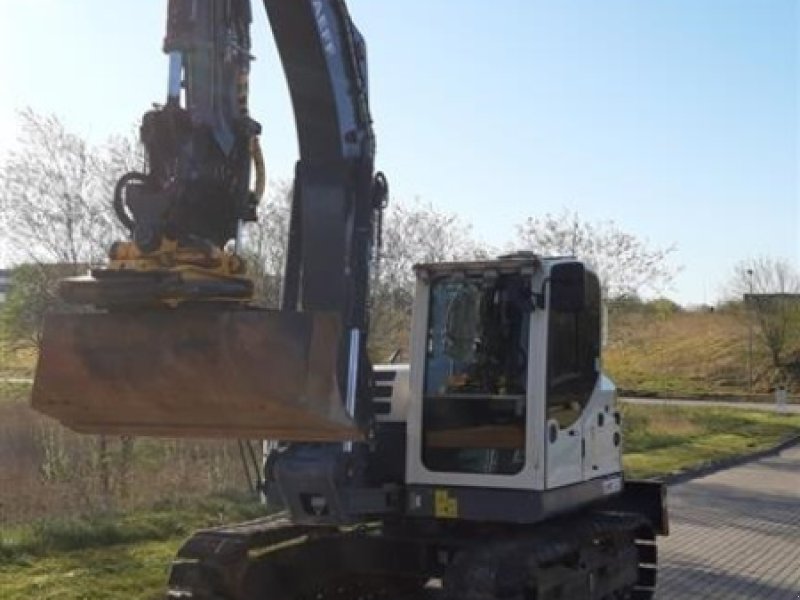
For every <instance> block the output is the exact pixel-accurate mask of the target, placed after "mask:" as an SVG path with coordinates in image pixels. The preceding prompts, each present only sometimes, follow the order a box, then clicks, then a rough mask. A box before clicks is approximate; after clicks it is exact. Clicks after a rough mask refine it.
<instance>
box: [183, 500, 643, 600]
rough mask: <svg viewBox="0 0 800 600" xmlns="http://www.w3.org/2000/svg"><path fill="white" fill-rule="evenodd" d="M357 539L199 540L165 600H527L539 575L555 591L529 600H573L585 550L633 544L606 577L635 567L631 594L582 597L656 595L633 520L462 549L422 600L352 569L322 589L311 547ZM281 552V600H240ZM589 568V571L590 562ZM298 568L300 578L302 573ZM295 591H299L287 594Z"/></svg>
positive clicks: (614, 519) (321, 532) (259, 524)
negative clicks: (288, 570)
mask: <svg viewBox="0 0 800 600" xmlns="http://www.w3.org/2000/svg"><path fill="white" fill-rule="evenodd" d="M364 535H370V533H369V532H368V531H366V530H365V529H363V528H355V529H348V530H340V529H335V528H323V529H320V528H317V527H303V526H297V525H293V524H292V523H291V522H290V521H289V520H288V519H287V518H286V517H285V516H283V515H278V516H275V517H269V518H265V519H260V520H257V521H252V522H248V523H242V524H239V525H235V526H231V527H220V528H216V529H208V530H203V531H199V532H197V533H196V534H195V535H193V536H192V537H191V538H190V539H189V540H188V541H187V542H186V543H185V544H184V545H183V546H182V547H181V549H180V550H179V551H178V555H177V557H176V559H175V561H174V563H173V565H172V569H171V572H170V578H169V591H168V594H167V597H168V598H169V599H170V600H178V599H182V600H331V599H338V600H416V599H418V598H422V597H425V598H429V597H431V598H433V597H435V598H444V599H446V600H498V599H500V598H502V599H503V600H527V598H530V597H532V596H531V595H530V585H531V584H530V582H531V581H534V580H537V577H539V576H540V574H546V575H545V576H546V577H548V581H549V582H551V584H552V582H553V581H555V582H556V583H555V584H553V585H551V587H550V589H553V590H554V591H553V593H552V594H551V593H547V594H545V595H542V596H536V597H537V600H548V599H549V598H570V599H573V598H574V600H578V598H577V597H576V596H574V595H570V594H571V592H570V590H571V589H574V586H576V585H578V586H580V585H582V584H581V583H580V582H581V581H584V579H579V578H586V577H590V575H589V573H590V572H591V568H590V567H589V568H587V565H586V564H584V563H586V562H587V561H586V560H585V556H584V555H587V553H588V555H591V552H592V551H593V550H592V548H595V547H596V546H597V545H598V543H600V544H607V545H610V547H613V548H617V549H621V550H620V552H627V553H628V554H629V555H630V554H632V553H633V552H634V550H633V549H631V548H630V543H631V541H632V539H634V538H635V544H636V545H635V557H633V556H629V557H628V560H626V561H623V559H622V558H620V559H619V561H620V562H619V563H618V564H616V565H614V567H612V568H611V569H607V570H608V571H612V572H613V571H615V570H618V568H622V563H623V562H625V564H627V565H628V568H632V567H633V561H635V562H636V563H637V566H638V580H637V581H636V584H635V585H634V586H633V587H626V588H625V589H617V590H613V591H612V592H609V593H605V594H604V595H595V594H594V593H591V592H590V593H589V594H588V595H587V596H586V598H587V600H589V599H590V598H591V600H612V599H623V598H627V599H630V600H650V599H652V598H653V595H654V593H655V584H656V558H657V557H656V546H655V535H654V533H653V531H652V528H650V527H649V525H648V524H647V523H646V522H645V521H644V520H643V519H642V518H641V517H638V516H636V515H630V514H613V513H599V514H598V513H595V514H592V515H588V516H583V517H577V518H573V519H571V520H569V521H565V522H563V523H561V524H560V525H558V526H554V525H547V524H545V525H543V526H540V527H537V528H536V529H535V533H531V534H522V535H517V536H515V537H514V538H513V539H496V540H494V541H491V540H485V541H484V540H481V541H480V542H479V543H477V544H472V543H470V544H468V545H466V546H465V548H464V550H462V551H461V552H459V553H457V554H456V557H455V559H454V560H453V562H452V563H451V564H450V565H449V567H448V569H447V571H446V574H445V578H444V582H443V585H444V590H443V591H442V592H439V593H433V594H432V595H430V596H429V595H424V594H423V592H422V590H421V585H422V584H421V581H417V582H411V583H410V584H409V583H408V582H407V580H405V582H404V583H401V582H402V581H404V580H398V579H396V578H395V579H389V578H386V579H378V578H375V577H374V576H370V577H365V576H364V575H362V574H360V573H358V572H357V569H354V571H353V572H352V573H347V574H346V576H344V577H342V576H341V575H342V573H340V572H337V577H336V578H335V579H332V580H329V581H326V580H325V576H324V574H321V573H320V571H318V570H316V569H315V568H313V567H312V566H311V565H313V564H314V560H319V556H318V555H319V551H317V555H316V556H315V546H316V547H317V548H319V547H322V548H323V550H324V551H325V552H332V553H335V552H336V550H337V548H338V546H337V545H338V544H340V543H341V542H344V541H345V540H346V539H347V538H348V537H351V536H364ZM378 537H379V536H378ZM432 543H433V542H432ZM320 544H322V546H320ZM615 544H616V545H615ZM342 546H343V544H342ZM290 552H295V553H296V554H295V555H293V557H292V564H293V566H294V565H297V567H298V568H297V569H294V570H293V573H292V574H286V575H285V577H284V581H282V586H279V587H282V590H277V589H275V590H274V588H272V587H269V586H268V587H267V588H259V591H258V592H257V596H258V597H257V598H255V597H252V598H251V597H248V596H247V594H248V591H247V589H248V588H247V585H246V582H247V575H248V570H250V571H253V570H259V569H267V570H268V569H270V568H273V569H280V568H281V567H280V566H279V565H280V560H281V558H283V559H284V560H285V559H286V556H287V553H290ZM254 556H255V558H254ZM606 560H607V559H606ZM273 561H274V563H273ZM588 562H590V563H591V559H589V560H588ZM306 564H308V565H309V568H308V569H306V570H304V569H303V566H305V565H306ZM276 565H278V566H276ZM250 575H252V572H251V573H250ZM292 577H294V578H295V579H296V580H299V579H301V578H302V581H295V580H292ZM309 577H319V578H321V580H320V581H319V582H318V584H319V587H317V588H315V589H313V591H311V592H309V591H308V585H307V584H308V578H309ZM592 577H593V575H592ZM576 578H577V579H576ZM286 579H288V580H289V581H288V582H287V581H286ZM559 581H563V586H564V587H562V589H561V590H559V589H558V588H559V585H560V584H559ZM576 581H577V582H578V583H577V584H576ZM299 588H303V589H304V591H303V592H302V593H295V592H292V591H291V590H295V589H299ZM287 590H288V591H287ZM565 590H566V595H564V594H565ZM425 594H428V592H425Z"/></svg>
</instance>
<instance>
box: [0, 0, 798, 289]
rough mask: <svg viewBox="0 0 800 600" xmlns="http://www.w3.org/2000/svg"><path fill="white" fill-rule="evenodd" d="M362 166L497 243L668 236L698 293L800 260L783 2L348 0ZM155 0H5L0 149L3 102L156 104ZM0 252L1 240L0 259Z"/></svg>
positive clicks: (130, 115)
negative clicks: (593, 233) (363, 110)
mask: <svg viewBox="0 0 800 600" xmlns="http://www.w3.org/2000/svg"><path fill="white" fill-rule="evenodd" d="M258 4H260V3H258V2H254V5H256V6H255V8H256V9H257V10H256V14H257V17H256V23H255V24H254V44H255V48H254V54H255V55H256V56H257V58H258V60H257V62H256V63H255V65H254V71H253V76H252V77H253V80H254V81H253V89H252V99H251V108H252V112H253V114H254V116H255V117H256V118H257V119H259V120H260V121H261V123H262V124H263V126H264V136H263V138H262V144H263V145H264V146H265V150H266V155H267V167H268V170H269V173H270V176H271V177H272V178H280V179H289V178H290V176H291V174H292V165H293V164H294V161H295V159H296V155H297V147H296V142H295V136H294V122H293V117H292V112H291V106H290V104H289V98H288V93H287V90H286V85H285V82H284V79H283V75H282V72H281V68H280V63H279V62H278V60H277V56H276V53H275V49H274V47H273V45H272V40H271V38H270V36H269V35H268V26H267V23H266V17H265V15H264V11H263V10H260V6H257V5H258ZM348 4H349V6H350V11H351V14H352V16H353V18H354V20H355V21H356V22H357V24H358V26H359V28H360V29H361V30H362V32H363V33H364V35H365V36H366V38H367V43H368V47H369V51H370V85H371V103H372V112H373V117H374V119H375V128H376V133H377V136H378V166H379V167H380V168H381V169H382V170H384V171H386V173H387V174H388V175H389V178H390V182H391V185H392V197H393V198H394V199H395V200H397V201H404V202H408V201H413V200H415V199H417V198H418V199H421V200H422V201H424V202H430V203H431V204H432V205H433V206H434V207H436V208H437V209H439V210H442V211H448V212H454V213H458V214H459V215H460V216H461V217H462V218H463V219H464V220H465V221H467V222H470V223H472V225H473V227H474V231H475V234H476V235H477V237H479V239H481V240H483V241H484V242H486V243H488V244H492V245H496V246H506V245H507V244H508V243H509V241H510V240H512V239H513V237H514V231H515V227H516V225H517V224H520V223H522V222H523V221H524V220H525V219H526V218H527V217H529V216H536V215H542V214H544V213H560V212H562V211H564V210H569V211H575V212H577V213H578V214H579V215H580V216H581V217H582V218H584V219H586V220H591V221H598V220H602V221H606V220H611V221H614V222H615V223H616V224H617V225H618V226H619V227H621V228H623V229H625V230H627V231H629V232H632V233H635V234H636V235H637V236H639V237H641V238H643V239H645V240H648V241H649V242H650V243H651V244H653V245H654V246H670V245H672V244H674V245H675V247H676V248H677V250H676V252H675V253H674V254H673V255H672V259H671V260H672V262H673V263H674V264H675V265H678V266H681V267H682V270H681V272H680V273H679V275H678V276H677V277H676V278H675V281H674V284H673V286H672V288H671V289H669V290H667V295H669V296H670V297H672V298H674V299H676V300H678V301H679V302H681V303H703V302H714V301H715V300H717V299H718V298H719V296H720V294H722V293H723V291H724V287H725V283H726V281H727V279H728V278H729V276H730V272H731V270H732V267H733V265H734V264H735V263H737V262H739V261H741V260H746V259H748V258H750V257H755V256H762V255H769V256H775V257H783V258H786V259H788V260H790V261H793V262H794V263H795V264H798V263H800V175H799V173H800V153H799V150H798V143H799V139H800V110H798V108H799V107H798V98H799V96H798V87H799V86H800V77H798V67H799V66H800V56H799V53H800V45H799V43H798V38H799V37H800V33H799V31H800V0H604V1H602V2H599V1H597V0H496V1H494V2H486V1H485V0H458V1H456V0H394V1H392V2H390V1H389V0H350V1H349V3H348ZM165 6H166V2H165V1H164V0H144V1H142V0H139V1H136V2H134V1H128V2H121V1H119V0H70V1H69V2H66V1H64V0H24V1H20V0H0V86H2V87H0V155H1V154H2V153H4V152H8V151H9V150H10V149H13V147H14V144H15V143H17V142H15V139H16V138H17V135H18V132H17V128H16V120H17V116H16V114H17V111H18V110H19V109H21V108H23V107H26V106H30V107H32V108H33V109H34V110H36V111H39V112H43V113H54V114H56V115H58V116H59V117H60V118H62V120H63V121H64V122H65V123H66V124H67V125H68V126H69V127H70V128H72V129H73V130H74V131H76V132H78V133H80V134H82V135H84V136H86V137H88V138H89V139H91V140H93V141H97V142H101V141H102V140H103V139H105V138H106V137H107V136H109V135H111V134H114V133H120V132H122V133H126V132H129V131H131V130H132V129H133V128H134V126H135V124H136V123H137V122H138V119H139V118H140V116H141V114H142V113H143V112H144V111H145V110H146V109H147V108H148V107H149V106H150V105H151V104H152V103H153V102H161V101H163V100H164V96H165V89H166V71H167V62H166V57H164V56H163V55H162V54H161V42H162V38H163V30H164V15H165ZM0 262H2V255H0Z"/></svg>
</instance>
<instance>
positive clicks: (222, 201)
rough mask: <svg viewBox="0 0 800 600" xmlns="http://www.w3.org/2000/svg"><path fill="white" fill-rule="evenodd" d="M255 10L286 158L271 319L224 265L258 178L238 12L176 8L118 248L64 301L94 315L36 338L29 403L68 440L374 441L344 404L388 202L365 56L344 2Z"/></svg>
mask: <svg viewBox="0 0 800 600" xmlns="http://www.w3.org/2000/svg"><path fill="white" fill-rule="evenodd" d="M264 4H265V8H266V11H267V15H268V19H269V23H270V25H271V28H272V32H273V35H274V38H275V41H276V44H277V47H278V51H279V54H280V58H281V61H282V63H283V67H284V71H285V75H286V80H287V83H288V88H289V92H290V94H291V98H292V102H293V106H294V110H295V117H296V123H297V135H298V140H299V149H300V157H299V160H298V162H297V166H296V171H295V181H294V192H293V201H292V209H291V218H290V233H289V240H288V248H287V260H286V267H285V274H284V287H283V296H282V301H281V307H280V310H279V311H276V310H264V309H260V308H257V307H255V306H254V305H253V304H252V303H251V302H250V296H251V291H252V288H253V286H252V282H251V280H250V278H249V277H248V276H247V274H246V272H245V270H244V266H243V265H244V262H243V261H242V260H241V259H240V258H239V257H238V254H237V252H238V251H239V240H240V236H239V230H240V227H241V224H242V223H243V222H247V221H252V220H254V219H255V209H256V206H257V202H258V200H259V195H260V193H261V192H262V188H263V176H264V169H263V165H262V163H261V154H260V150H259V147H258V134H259V132H260V126H259V124H258V123H257V122H256V121H254V120H253V119H252V118H251V117H250V114H249V109H248V98H247V96H248V93H247V90H248V83H249V73H250V65H251V61H252V56H251V54H250V52H251V50H250V25H251V21H252V14H251V6H250V2H249V1H248V0H206V1H204V2H199V1H197V0H170V2H169V7H168V19H167V35H166V39H165V44H164V49H165V52H166V53H167V55H168V57H169V76H168V90H167V100H166V102H165V104H164V105H163V106H160V107H156V108H155V109H153V110H151V111H149V112H147V113H146V114H145V116H144V118H143V121H142V127H141V138H142V142H143V144H144V147H145V150H146V155H147V159H148V161H147V162H148V169H147V171H146V172H145V173H129V174H127V175H125V176H123V177H122V179H121V180H120V182H119V184H118V185H117V189H116V191H115V196H114V209H115V211H116V212H117V214H118V216H119V217H120V220H121V221H122V223H123V224H124V225H125V226H126V227H127V228H128V229H129V230H130V239H129V240H126V241H123V242H119V243H117V244H115V245H114V247H113V248H112V249H111V252H110V262H109V264H108V265H107V266H106V267H104V268H102V269H95V270H93V271H92V273H91V275H90V276H87V277H82V278H76V279H71V280H66V281H64V282H63V284H62V293H63V294H64V295H65V297H66V298H67V299H69V300H72V301H73V302H75V303H80V304H90V305H92V306H94V308H95V309H96V310H94V311H92V312H91V313H89V314H85V313H81V314H67V315H55V316H53V317H51V318H50V319H49V320H48V322H47V323H46V325H45V334H44V341H43V344H42V353H41V358H40V361H39V365H38V371H37V376H36V381H35V385H34V393H33V404H34V406H35V407H36V408H37V409H39V410H40V411H42V412H44V413H46V414H49V415H51V416H54V417H56V418H58V419H59V420H61V421H62V422H63V423H65V424H66V425H68V426H70V427H72V428H74V429H78V430H80V431H85V432H116V433H130V434H136V435H157V436H165V435H166V436H187V435H188V436H191V435H195V436H196V435H204V436H208V435H213V436H223V437H230V438H235V437H250V438H272V439H282V440H291V441H299V442H319V441H341V440H353V439H359V438H361V437H363V436H364V435H365V434H366V432H367V430H368V429H369V427H370V420H371V415H370V410H369V407H370V405H371V404H370V403H369V402H363V401H361V402H360V401H358V400H359V399H365V398H366V397H367V395H368V393H369V389H370V385H369V384H370V373H371V368H370V365H369V362H368V360H367V358H366V353H365V351H364V349H365V345H366V331H367V310H366V307H367V294H368V283H369V267H370V260H371V256H372V253H373V245H374V239H375V232H376V231H375V230H376V215H377V214H378V211H380V210H381V209H382V207H383V206H384V205H385V200H386V195H387V189H386V180H385V178H384V177H383V176H382V175H381V174H378V175H375V174H374V156H375V137H374V134H373V130H372V123H371V118H370V114H369V102H368V90H367V68H366V49H365V44H364V40H363V38H362V37H361V35H360V34H359V32H358V31H357V30H356V28H355V26H354V25H353V23H352V21H351V19H350V16H349V14H348V12H347V8H346V6H345V4H344V2H343V1H342V0H265V2H264ZM253 169H255V177H253ZM252 179H255V184H254V188H253V189H251V180H252ZM231 242H234V244H233V245H232V244H231ZM231 246H233V247H231Z"/></svg>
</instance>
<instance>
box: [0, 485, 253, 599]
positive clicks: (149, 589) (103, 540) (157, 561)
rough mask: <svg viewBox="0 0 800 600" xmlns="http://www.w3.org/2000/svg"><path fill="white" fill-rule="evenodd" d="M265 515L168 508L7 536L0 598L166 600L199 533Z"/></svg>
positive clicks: (219, 500)
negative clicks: (169, 582)
mask: <svg viewBox="0 0 800 600" xmlns="http://www.w3.org/2000/svg"><path fill="white" fill-rule="evenodd" d="M263 514H264V507H263V506H261V505H260V504H258V503H257V502H255V501H254V500H253V499H252V498H249V497H246V496H241V495H219V496H215V497H211V498H208V499H205V500H203V501H199V502H192V503H177V504H174V503H163V504H162V505H160V506H156V507H154V508H153V509H152V510H148V511H135V512H131V513H127V514H107V515H101V516H98V517H93V518H73V519H59V520H43V521H38V522H36V523H34V524H31V525H26V526H20V527H17V528H14V529H11V530H4V531H3V532H2V541H1V542H0V597H1V598H3V599H4V600H16V599H19V600H22V599H26V600H27V599H29V598H37V599H41V600H48V599H53V600H55V599H56V598H58V599H65V600H73V599H74V600H84V599H94V598H98V599H99V598H126V599H143V600H144V599H155V598H162V597H163V594H164V583H165V581H166V578H167V572H168V569H169V565H170V563H171V561H172V559H173V558H174V556H175V553H176V552H177V550H178V547H179V546H180V544H181V543H182V541H183V540H184V539H185V538H186V537H187V536H188V535H189V534H190V533H191V532H192V531H194V530H196V529H200V528H203V527H211V526H215V525H221V524H224V523H232V522H239V521H244V520H249V519H253V518H256V517H258V516H261V515H263Z"/></svg>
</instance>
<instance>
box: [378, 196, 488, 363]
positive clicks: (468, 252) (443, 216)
mask: <svg viewBox="0 0 800 600" xmlns="http://www.w3.org/2000/svg"><path fill="white" fill-rule="evenodd" d="M382 237H383V245H382V248H381V252H380V262H379V264H378V265H376V268H375V269H374V277H373V285H372V307H371V311H370V312H371V321H370V350H371V354H372V356H373V359H374V360H376V361H382V360H386V359H387V357H389V356H391V355H392V354H394V353H395V351H397V350H400V351H405V350H407V347H408V332H409V329H410V322H411V305H412V300H413V294H414V271H413V267H414V265H415V264H418V263H427V262H442V261H455V260H468V259H473V258H486V257H487V256H488V254H489V252H488V251H487V249H485V248H484V247H483V246H481V245H480V244H479V243H478V242H477V241H476V240H475V238H474V236H473V233H472V227H471V226H470V225H469V224H468V223H466V222H464V221H463V219H461V218H460V217H459V216H458V215H456V214H453V213H446V212H440V211H438V210H436V209H435V208H434V207H433V205H432V204H430V203H423V202H420V201H419V200H417V201H415V202H413V203H408V204H405V203H399V202H398V203H393V204H391V205H390V208H389V209H388V210H387V214H386V218H385V223H384V231H383V236H382Z"/></svg>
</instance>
